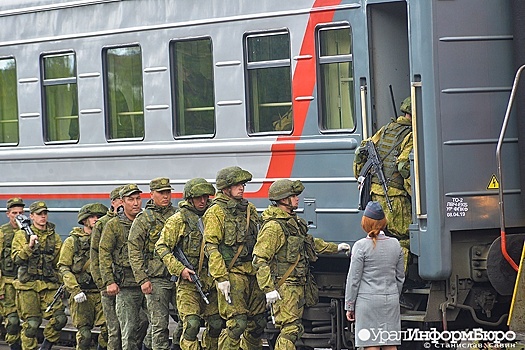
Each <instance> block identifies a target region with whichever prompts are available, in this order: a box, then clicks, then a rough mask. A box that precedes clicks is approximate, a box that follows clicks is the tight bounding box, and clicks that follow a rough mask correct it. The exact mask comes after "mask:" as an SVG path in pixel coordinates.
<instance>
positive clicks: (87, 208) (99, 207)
mask: <svg viewBox="0 0 525 350" xmlns="http://www.w3.org/2000/svg"><path fill="white" fill-rule="evenodd" d="M107 211H108V207H106V206H105V205H104V204H101V203H90V204H86V205H84V206H83V207H82V208H80V210H79V212H78V215H77V222H78V223H79V225H83V221H84V220H86V219H87V218H89V217H90V216H92V215H96V216H98V217H101V216H103V215H105V214H106V213H107Z"/></svg>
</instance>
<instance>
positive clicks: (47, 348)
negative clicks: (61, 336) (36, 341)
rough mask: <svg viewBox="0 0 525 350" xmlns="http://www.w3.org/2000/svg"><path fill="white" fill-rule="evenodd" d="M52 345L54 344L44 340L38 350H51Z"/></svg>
mask: <svg viewBox="0 0 525 350" xmlns="http://www.w3.org/2000/svg"><path fill="white" fill-rule="evenodd" d="M53 344H55V343H51V342H50V341H49V340H47V339H44V342H43V343H42V345H40V350H51V348H52V347H53Z"/></svg>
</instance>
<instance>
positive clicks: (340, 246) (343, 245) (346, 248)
mask: <svg viewBox="0 0 525 350" xmlns="http://www.w3.org/2000/svg"><path fill="white" fill-rule="evenodd" d="M343 250H344V251H349V250H350V244H348V243H339V244H338V245H337V251H338V252H340V251H343Z"/></svg>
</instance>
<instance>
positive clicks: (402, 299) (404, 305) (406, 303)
mask: <svg viewBox="0 0 525 350" xmlns="http://www.w3.org/2000/svg"><path fill="white" fill-rule="evenodd" d="M399 305H400V306H401V307H402V308H404V309H409V310H412V309H414V304H412V303H411V302H410V301H408V300H407V299H406V298H405V296H404V295H403V294H401V296H400V297H399Z"/></svg>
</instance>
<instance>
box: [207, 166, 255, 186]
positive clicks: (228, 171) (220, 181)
mask: <svg viewBox="0 0 525 350" xmlns="http://www.w3.org/2000/svg"><path fill="white" fill-rule="evenodd" d="M251 179H252V174H251V173H250V172H249V171H247V170H243V169H241V168H240V167H238V166H231V167H228V168H224V169H221V170H219V172H218V173H217V178H216V179H215V180H216V184H217V189H219V190H222V189H224V188H227V187H230V186H233V185H236V184H240V183H245V182H248V181H251Z"/></svg>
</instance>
